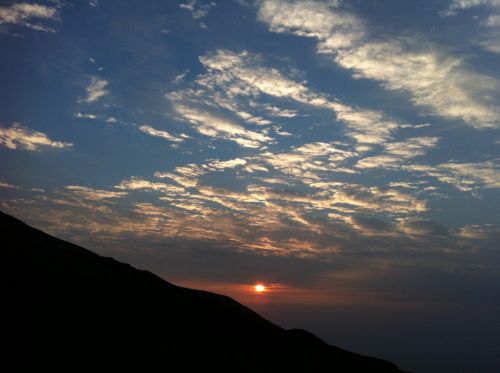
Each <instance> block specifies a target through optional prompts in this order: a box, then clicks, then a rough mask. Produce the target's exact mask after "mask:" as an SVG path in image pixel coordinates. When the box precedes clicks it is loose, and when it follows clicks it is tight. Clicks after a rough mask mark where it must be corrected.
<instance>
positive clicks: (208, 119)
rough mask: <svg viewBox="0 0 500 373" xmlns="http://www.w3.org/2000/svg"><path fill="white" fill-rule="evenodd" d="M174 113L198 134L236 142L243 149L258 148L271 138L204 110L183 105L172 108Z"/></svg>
mask: <svg viewBox="0 0 500 373" xmlns="http://www.w3.org/2000/svg"><path fill="white" fill-rule="evenodd" d="M174 109H175V111H176V112H177V113H178V114H179V115H180V116H181V117H182V118H183V119H184V120H186V121H187V122H188V123H190V124H191V125H192V126H193V127H194V128H195V129H196V130H197V131H198V132H199V133H201V134H203V135H205V136H210V137H216V138H222V139H226V140H231V141H234V142H236V143H237V144H238V145H240V146H242V147H245V148H259V147H262V146H263V145H264V144H265V143H266V142H269V141H271V140H272V138H271V137H269V136H267V135H265V134H263V133H260V132H256V131H251V130H248V129H246V128H245V127H243V126H241V125H239V124H237V123H235V122H233V121H232V120H230V119H226V118H223V117H222V116H218V115H215V114H212V113H209V112H207V111H204V110H200V109H196V108H193V107H188V106H184V105H176V106H174Z"/></svg>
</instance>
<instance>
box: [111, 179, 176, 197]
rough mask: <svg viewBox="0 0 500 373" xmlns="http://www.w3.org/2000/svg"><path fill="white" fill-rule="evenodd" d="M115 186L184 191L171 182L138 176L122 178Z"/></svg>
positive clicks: (128, 188)
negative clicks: (160, 181)
mask: <svg viewBox="0 0 500 373" xmlns="http://www.w3.org/2000/svg"><path fill="white" fill-rule="evenodd" d="M115 188H117V189H123V190H154V191H160V192H167V193H173V194H176V193H182V192H184V188H181V187H178V186H175V185H171V184H165V183H155V182H152V181H148V180H145V179H142V178H139V177H132V178H130V179H129V180H123V181H122V182H121V183H120V184H118V185H116V186H115Z"/></svg>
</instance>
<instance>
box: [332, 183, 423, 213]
mask: <svg viewBox="0 0 500 373" xmlns="http://www.w3.org/2000/svg"><path fill="white" fill-rule="evenodd" d="M333 202H334V203H341V204H348V205H352V206H355V207H360V208H362V209H366V210H372V211H385V212H393V213H410V212H423V211H426V210H427V201H425V200H419V199H417V198H416V197H415V196H412V195H410V194H407V193H402V192H400V191H398V190H395V189H383V188H379V187H365V186H361V185H347V186H345V187H342V188H341V189H340V190H338V191H337V192H335V194H334V196H333Z"/></svg>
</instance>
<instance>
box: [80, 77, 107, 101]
mask: <svg viewBox="0 0 500 373" xmlns="http://www.w3.org/2000/svg"><path fill="white" fill-rule="evenodd" d="M108 84H109V82H108V81H107V80H104V79H101V78H99V77H97V76H92V77H91V78H90V82H89V85H88V86H87V88H85V90H86V91H87V97H85V98H84V101H85V102H87V103H91V102H96V101H97V100H99V99H100V98H101V97H104V96H106V95H108V94H109V90H107V89H106V87H107V86H108Z"/></svg>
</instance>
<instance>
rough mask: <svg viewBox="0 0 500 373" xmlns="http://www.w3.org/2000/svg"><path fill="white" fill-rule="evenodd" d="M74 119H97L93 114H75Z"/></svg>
mask: <svg viewBox="0 0 500 373" xmlns="http://www.w3.org/2000/svg"><path fill="white" fill-rule="evenodd" d="M75 117H76V118H80V119H97V115H95V114H82V113H75Z"/></svg>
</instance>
